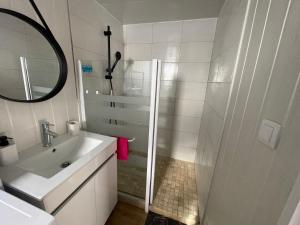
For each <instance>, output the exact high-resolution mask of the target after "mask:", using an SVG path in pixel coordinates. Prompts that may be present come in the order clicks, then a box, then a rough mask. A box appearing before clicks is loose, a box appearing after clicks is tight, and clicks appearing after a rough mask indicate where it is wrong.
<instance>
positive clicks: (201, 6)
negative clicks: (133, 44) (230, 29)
mask: <svg viewBox="0 0 300 225" xmlns="http://www.w3.org/2000/svg"><path fill="white" fill-rule="evenodd" d="M97 1H98V2H99V3H100V4H102V5H103V6H104V7H105V8H106V9H107V10H108V11H110V13H111V14H112V15H113V16H115V17H116V18H117V19H119V20H120V21H121V22H123V24H135V23H150V22H159V21H170V20H173V21H174V20H189V19H198V18H210V17H217V16H218V15H219V12H220V10H221V7H222V5H223V3H224V1H225V0H97Z"/></svg>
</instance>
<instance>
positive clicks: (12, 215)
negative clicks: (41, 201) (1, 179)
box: [0, 190, 55, 225]
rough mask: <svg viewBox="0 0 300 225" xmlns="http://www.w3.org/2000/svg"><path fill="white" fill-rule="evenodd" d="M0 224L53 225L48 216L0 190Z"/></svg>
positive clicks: (51, 217)
mask: <svg viewBox="0 0 300 225" xmlns="http://www.w3.org/2000/svg"><path fill="white" fill-rule="evenodd" d="M0 224H1V225H2V224H3V225H55V221H54V217H53V216H51V215H50V214H48V213H46V212H44V211H42V210H40V209H38V208H36V207H34V206H32V205H30V204H28V203H26V202H24V201H22V200H20V199H18V198H16V197H14V196H12V195H10V194H8V193H6V192H4V191H2V190H0Z"/></svg>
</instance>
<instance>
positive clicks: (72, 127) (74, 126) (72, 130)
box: [67, 120, 80, 135]
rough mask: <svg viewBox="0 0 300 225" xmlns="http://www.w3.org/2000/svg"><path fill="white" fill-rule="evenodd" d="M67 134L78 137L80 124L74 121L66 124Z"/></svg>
mask: <svg viewBox="0 0 300 225" xmlns="http://www.w3.org/2000/svg"><path fill="white" fill-rule="evenodd" d="M67 128H68V134H71V135H78V134H79V131H80V123H79V122H78V121H75V120H71V121H69V122H67Z"/></svg>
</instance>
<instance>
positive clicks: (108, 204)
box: [54, 155, 118, 225]
mask: <svg viewBox="0 0 300 225" xmlns="http://www.w3.org/2000/svg"><path fill="white" fill-rule="evenodd" d="M117 195H118V193H117V157H116V155H113V156H112V157H111V158H110V159H109V160H108V161H107V162H105V163H104V164H103V165H102V166H101V167H100V169H99V170H98V171H97V172H96V173H95V174H94V175H93V176H92V177H91V178H90V179H89V180H88V181H87V182H86V183H85V184H84V185H83V187H81V188H80V189H79V190H78V191H77V192H76V193H75V194H73V196H71V197H70V199H69V200H68V201H67V202H66V203H65V204H64V205H62V206H61V208H60V209H59V210H58V211H57V212H56V213H55V215H54V216H55V219H56V223H57V225H83V224H84V225H104V224H105V222H106V220H107V219H108V217H109V215H110V214H111V212H112V210H113V208H114V207H115V205H116V203H117V198H118V197H117Z"/></svg>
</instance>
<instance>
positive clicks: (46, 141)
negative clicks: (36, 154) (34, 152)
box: [40, 120, 57, 147]
mask: <svg viewBox="0 0 300 225" xmlns="http://www.w3.org/2000/svg"><path fill="white" fill-rule="evenodd" d="M50 126H54V125H53V124H51V123H49V122H48V121H46V120H41V121H40V127H41V137H42V144H43V146H44V147H50V146H51V145H52V138H55V137H57V134H56V133H55V132H53V131H51V130H50Z"/></svg>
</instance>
